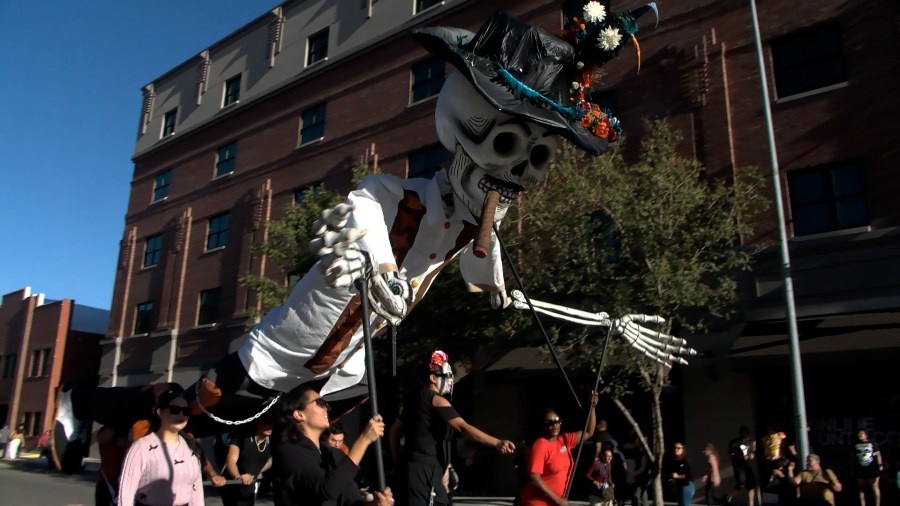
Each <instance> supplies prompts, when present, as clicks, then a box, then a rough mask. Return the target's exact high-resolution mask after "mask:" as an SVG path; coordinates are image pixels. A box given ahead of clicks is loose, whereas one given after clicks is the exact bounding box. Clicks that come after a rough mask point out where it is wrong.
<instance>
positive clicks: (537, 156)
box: [531, 144, 550, 167]
mask: <svg viewBox="0 0 900 506" xmlns="http://www.w3.org/2000/svg"><path fill="white" fill-rule="evenodd" d="M549 159H550V148H548V147H547V146H544V145H541V144H539V145H537V146H535V147H534V149H532V150H531V165H532V166H533V167H542V166H543V165H544V164H545V163H547V160H549Z"/></svg>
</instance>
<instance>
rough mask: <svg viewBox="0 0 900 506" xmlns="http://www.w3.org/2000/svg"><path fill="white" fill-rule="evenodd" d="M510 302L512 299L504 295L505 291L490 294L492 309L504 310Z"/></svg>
mask: <svg viewBox="0 0 900 506" xmlns="http://www.w3.org/2000/svg"><path fill="white" fill-rule="evenodd" d="M512 302H513V300H512V297H510V296H509V295H507V294H506V290H500V291H499V292H491V307H492V308H494V309H506V308H508V307H509V305H510V304H512Z"/></svg>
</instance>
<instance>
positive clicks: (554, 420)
mask: <svg viewBox="0 0 900 506" xmlns="http://www.w3.org/2000/svg"><path fill="white" fill-rule="evenodd" d="M560 423H562V422H561V421H560V419H559V418H548V419H546V420H544V425H546V426H547V427H553V426H554V425H559V424H560Z"/></svg>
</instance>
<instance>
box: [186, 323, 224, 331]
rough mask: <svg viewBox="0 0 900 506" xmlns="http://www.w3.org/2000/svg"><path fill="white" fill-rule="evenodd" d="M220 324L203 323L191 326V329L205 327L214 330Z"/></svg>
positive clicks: (202, 328)
mask: <svg viewBox="0 0 900 506" xmlns="http://www.w3.org/2000/svg"><path fill="white" fill-rule="evenodd" d="M218 326H219V322H216V323H204V324H203V325H194V326H193V327H191V330H204V329H207V330H212V329H214V328H216V327H218Z"/></svg>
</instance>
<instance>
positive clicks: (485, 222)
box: [472, 190, 500, 258]
mask: <svg viewBox="0 0 900 506" xmlns="http://www.w3.org/2000/svg"><path fill="white" fill-rule="evenodd" d="M499 203H500V192H498V191H497V190H490V191H488V192H487V195H485V197H484V207H483V208H482V209H481V224H480V225H479V227H478V235H477V236H475V247H474V248H473V249H472V253H474V254H475V256H476V257H478V258H484V257H486V256H487V254H488V245H489V244H490V243H491V230H492V229H493V226H494V213H495V212H496V211H497V204H499Z"/></svg>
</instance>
